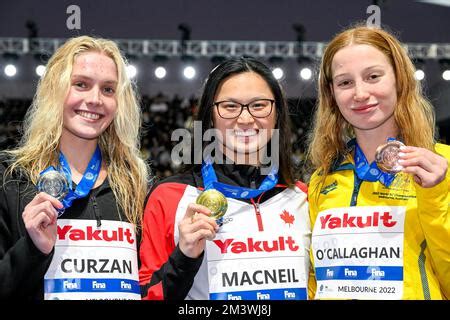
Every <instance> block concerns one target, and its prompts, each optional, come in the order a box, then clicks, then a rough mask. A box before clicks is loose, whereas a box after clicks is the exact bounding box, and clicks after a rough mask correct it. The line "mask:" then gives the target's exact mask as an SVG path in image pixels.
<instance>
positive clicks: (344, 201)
mask: <svg viewBox="0 0 450 320" xmlns="http://www.w3.org/2000/svg"><path fill="white" fill-rule="evenodd" d="M435 151H436V152H437V153H438V154H440V155H442V156H444V157H445V158H446V159H447V160H449V161H450V146H447V145H443V144H436V146H435ZM321 179H322V176H321V175H320V174H319V171H316V172H315V173H314V174H313V176H312V177H311V181H310V185H309V187H308V191H309V196H308V198H309V205H310V218H311V225H312V226H315V228H314V229H313V230H314V231H313V233H312V238H313V240H312V250H311V257H312V260H313V263H314V264H316V267H317V262H319V261H318V257H322V255H323V253H324V252H335V256H334V258H333V259H332V260H330V261H331V262H330V263H331V267H333V264H334V266H336V265H339V263H340V262H339V258H340V255H341V254H342V253H338V254H336V252H337V251H336V250H334V251H330V249H327V250H328V251H324V250H322V251H321V252H319V251H320V250H321V249H317V248H315V247H314V246H315V243H316V246H317V247H318V246H319V245H318V242H315V241H314V239H318V240H320V239H319V237H317V236H320V234H316V230H317V231H318V232H319V231H320V230H318V229H317V227H319V226H322V227H323V226H325V221H326V217H330V216H331V215H328V216H326V217H325V218H324V214H325V213H326V212H333V211H332V210H333V209H336V208H341V209H336V211H337V212H340V214H342V212H346V211H342V210H346V209H342V208H349V209H348V210H349V212H351V210H359V209H363V210H364V208H359V207H362V206H373V207H380V206H386V207H388V208H390V207H396V208H401V210H403V212H404V233H403V236H402V237H403V250H402V252H401V255H400V259H401V260H403V269H402V272H403V275H402V281H403V290H402V294H401V298H402V299H420V300H421V299H449V298H450V215H449V204H450V195H449V187H450V170H448V171H447V176H446V179H444V180H443V181H442V182H441V183H439V184H438V185H436V186H434V187H432V188H422V187H420V186H419V185H418V184H416V183H415V182H414V179H413V177H412V175H409V174H406V173H398V174H397V175H396V177H395V180H394V181H393V182H392V184H391V185H390V186H389V187H386V186H384V185H383V184H381V183H380V182H379V181H376V182H369V181H361V180H360V179H359V178H358V177H357V176H356V173H355V171H354V160H353V156H352V155H351V154H350V155H349V156H347V158H345V159H343V160H342V161H340V162H339V163H338V164H337V165H336V166H334V168H332V170H331V173H330V174H328V176H327V177H326V179H325V181H324V183H323V184H320V181H321ZM354 207H358V208H354ZM326 210H328V211H326ZM324 212H325V213H324ZM321 213H322V214H321ZM318 215H320V216H321V217H322V218H321V219H320V218H319V219H317V218H318ZM380 215H381V213H380ZM376 217H377V218H378V215H377V216H376ZM337 219H339V218H337ZM372 219H375V218H373V217H372ZM330 221H331V220H330ZM335 221H338V222H339V221H344V220H335ZM379 221H381V220H379ZM327 222H328V221H327ZM352 223H353V222H352ZM317 224H318V225H317ZM347 225H348V224H347ZM333 226H334V227H336V226H338V225H337V224H335V225H333ZM349 232H351V230H349ZM315 236H316V238H315ZM368 236H369V237H370V236H371V235H368ZM386 241H387V242H388V241H389V239H388V238H387V239H386ZM400 242H401V238H400ZM322 245H323V243H322ZM329 246H333V243H332V242H331V243H329ZM356 246H357V245H356ZM337 250H339V249H337ZM319 253H320V254H319ZM317 254H319V255H318V256H317ZM346 254H348V253H346ZM314 260H316V261H314ZM344 265H345V263H344ZM338 268H339V267H338ZM331 269H332V268H331ZM331 269H330V270H331ZM330 270H329V269H325V270H319V269H316V272H319V271H326V272H328V273H330V272H332V271H330ZM316 276H317V274H316ZM322 280H324V278H322ZM378 283H381V281H379V282H378ZM321 284H322V285H321ZM324 284H325V285H324ZM326 284H327V282H326V279H325V281H322V282H318V283H317V289H315V288H313V291H314V290H317V291H318V290H319V288H320V290H326V289H327V285H326ZM400 287H401V285H400ZM341 288H343V289H341V290H347V292H348V291H349V290H350V291H351V290H355V287H353V288H351V287H349V286H347V287H345V288H344V287H341ZM349 288H350V289H349ZM358 290H362V289H361V288H360V289H358ZM314 293H315V292H310V295H311V294H314ZM316 297H319V296H316ZM337 298H338V297H337ZM349 298H351V297H349ZM380 298H382V299H383V298H384V297H383V296H382V295H381V296H380Z"/></svg>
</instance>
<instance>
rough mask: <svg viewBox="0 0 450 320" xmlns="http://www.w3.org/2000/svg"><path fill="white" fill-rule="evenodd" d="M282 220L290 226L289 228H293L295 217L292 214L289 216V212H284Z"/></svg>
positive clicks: (281, 216) (281, 215)
mask: <svg viewBox="0 0 450 320" xmlns="http://www.w3.org/2000/svg"><path fill="white" fill-rule="evenodd" d="M280 218H281V219H282V220H283V221H284V222H285V223H287V224H289V227H291V226H290V225H291V224H293V223H294V220H295V217H294V216H293V215H291V214H289V212H287V211H286V210H283V213H282V214H280Z"/></svg>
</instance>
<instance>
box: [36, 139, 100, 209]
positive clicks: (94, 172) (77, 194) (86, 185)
mask: <svg viewBox="0 0 450 320" xmlns="http://www.w3.org/2000/svg"><path fill="white" fill-rule="evenodd" d="M59 164H60V167H59V168H58V170H57V169H55V167H53V166H51V167H48V168H47V169H45V170H44V171H42V172H41V174H43V173H44V172H47V171H50V170H54V171H59V172H60V173H62V174H63V175H64V176H65V177H66V179H67V181H68V183H69V192H68V193H67V194H66V196H65V197H64V199H62V200H61V202H62V204H63V205H64V209H67V208H69V207H70V206H71V205H72V202H73V201H74V200H75V199H79V198H84V197H86V196H87V195H88V194H89V192H90V191H91V189H92V188H93V187H94V184H95V181H97V178H98V175H99V173H100V168H101V166H102V153H101V151H100V148H99V146H97V148H96V149H95V152H94V154H93V155H92V158H91V160H90V161H89V164H88V166H87V168H86V170H85V171H84V174H83V178H82V179H81V181H80V183H79V184H78V185H77V187H76V188H75V190H72V171H71V170H70V166H69V164H68V162H67V159H66V157H65V156H64V154H63V153H62V152H60V153H59ZM64 209H62V210H64Z"/></svg>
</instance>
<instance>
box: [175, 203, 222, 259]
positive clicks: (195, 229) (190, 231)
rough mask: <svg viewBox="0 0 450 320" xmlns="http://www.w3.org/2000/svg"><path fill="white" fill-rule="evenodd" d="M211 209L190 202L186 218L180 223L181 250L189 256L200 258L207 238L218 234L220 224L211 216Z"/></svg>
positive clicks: (212, 237)
mask: <svg viewBox="0 0 450 320" xmlns="http://www.w3.org/2000/svg"><path fill="white" fill-rule="evenodd" d="M210 215H211V210H210V209H208V208H207V207H205V206H202V205H200V204H195V203H190V204H189V205H188V207H187V209H186V214H185V215H184V218H183V219H182V220H181V222H180V223H179V225H178V231H179V233H180V240H179V242H178V246H179V247H180V250H181V252H183V254H184V255H185V256H187V257H189V258H198V257H199V256H200V255H201V254H202V252H203V251H204V250H205V245H206V240H212V239H214V237H215V236H216V232H217V230H218V229H219V226H218V225H217V223H216V219H214V218H212V217H210Z"/></svg>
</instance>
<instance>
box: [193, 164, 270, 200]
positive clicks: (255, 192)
mask: <svg viewBox="0 0 450 320" xmlns="http://www.w3.org/2000/svg"><path fill="white" fill-rule="evenodd" d="M202 177H203V183H204V185H205V190H208V189H216V190H218V191H220V192H222V193H223V194H224V195H225V197H229V198H235V199H250V198H254V197H257V196H259V195H260V194H261V193H263V192H264V191H267V190H270V189H272V188H273V187H275V186H276V184H277V182H278V168H277V167H272V168H271V170H270V173H269V174H268V175H267V177H266V178H265V179H264V180H263V182H262V183H261V185H260V186H259V188H258V189H251V188H245V187H239V186H231V185H229V184H225V183H222V182H218V179H217V176H216V172H215V171H214V168H213V166H212V164H211V161H208V160H206V161H205V162H203V164H202Z"/></svg>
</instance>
